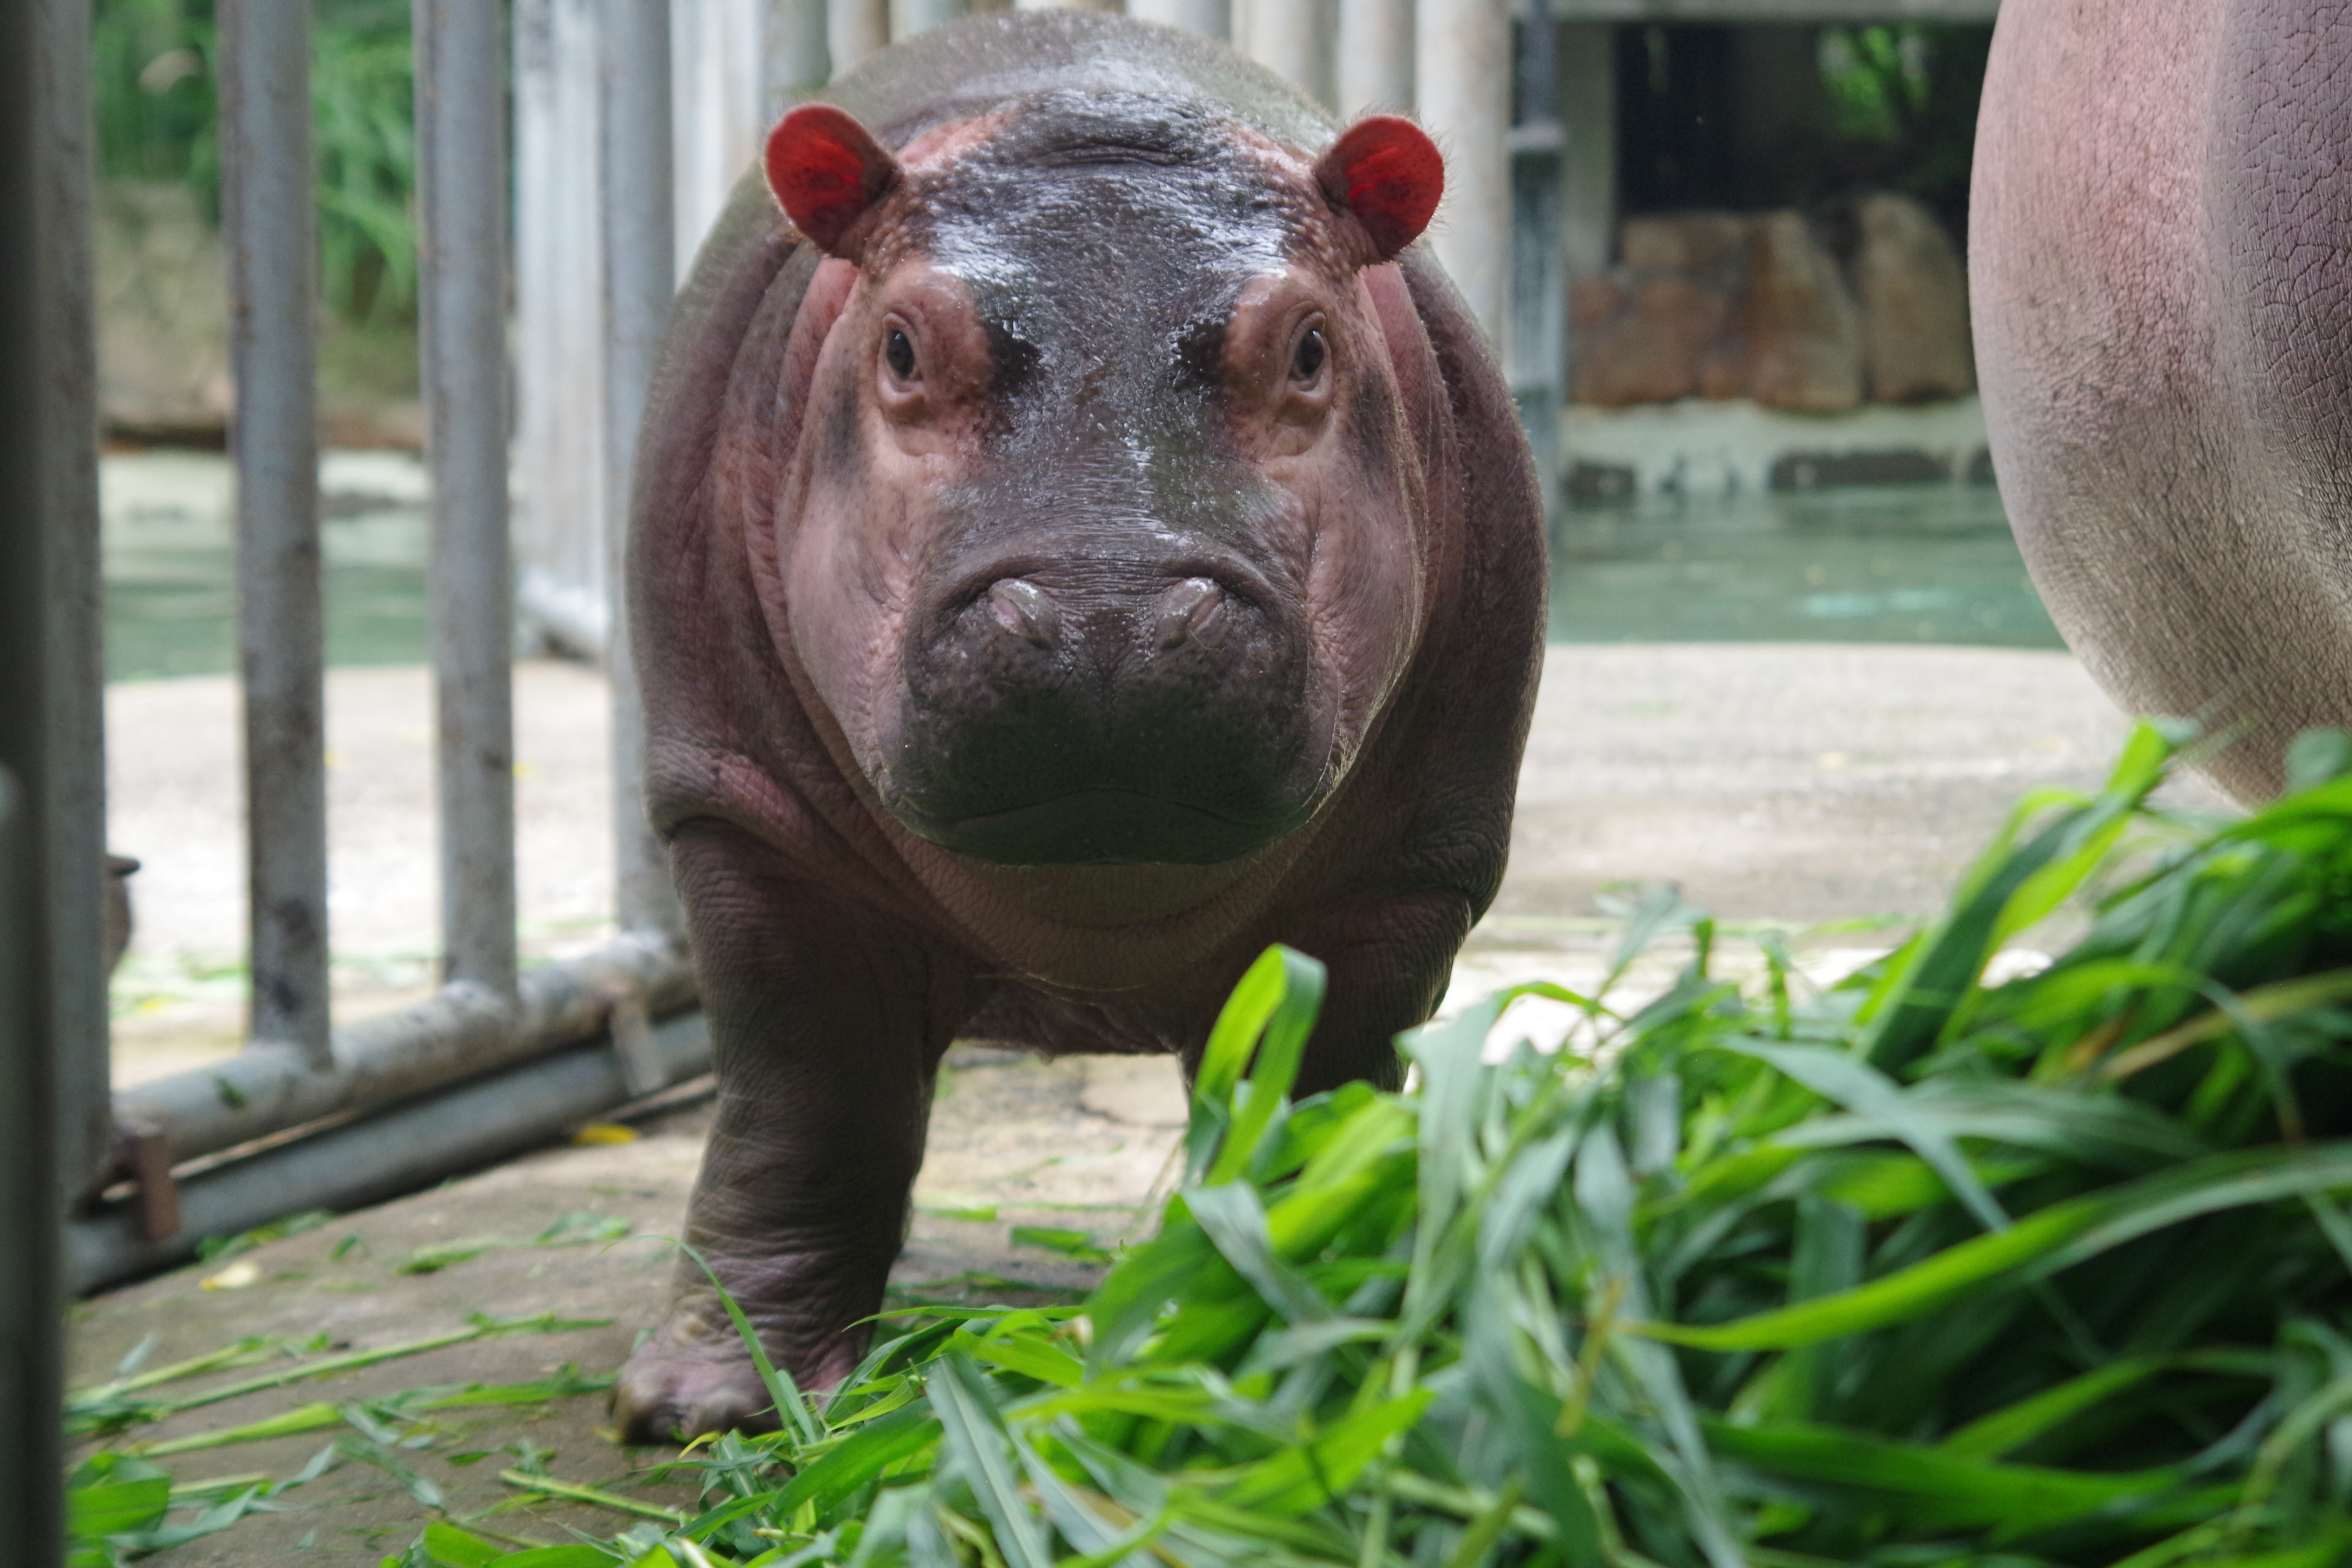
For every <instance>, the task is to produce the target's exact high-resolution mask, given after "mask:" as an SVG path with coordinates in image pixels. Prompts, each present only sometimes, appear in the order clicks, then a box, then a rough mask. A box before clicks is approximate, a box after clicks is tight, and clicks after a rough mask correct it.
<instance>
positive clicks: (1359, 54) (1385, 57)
mask: <svg viewBox="0 0 2352 1568" xmlns="http://www.w3.org/2000/svg"><path fill="white" fill-rule="evenodd" d="M1376 109H1378V110H1388V111H1389V112H1390V113H1391V114H1410V113H1412V0H1339V110H1340V112H1341V113H1343V114H1363V113H1366V112H1369V111H1370V110H1376Z"/></svg>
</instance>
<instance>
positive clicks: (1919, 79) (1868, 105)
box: [1821, 22, 1992, 195]
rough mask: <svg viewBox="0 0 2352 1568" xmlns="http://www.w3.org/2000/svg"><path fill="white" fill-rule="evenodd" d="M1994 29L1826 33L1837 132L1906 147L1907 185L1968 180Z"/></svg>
mask: <svg viewBox="0 0 2352 1568" xmlns="http://www.w3.org/2000/svg"><path fill="white" fill-rule="evenodd" d="M1991 46H1992V29H1991V28H1990V27H1984V26H1937V25H1934V24H1931V23H1918V22H1912V23H1893V24H1879V25H1874V26H1861V27H1824V28H1822V44H1821V65H1822V87H1823V88H1824V89H1826V90H1827V92H1828V95H1829V100H1830V110H1831V120H1832V126H1833V128H1834V129H1835V131H1836V132H1837V134H1838V135H1839V136H1841V137H1843V138H1844V139H1846V140H1848V141H1853V142H1874V143H1878V144H1881V145H1885V146H1888V147H1890V148H1899V149H1900V150H1901V151H1902V153H1904V159H1903V162H1904V165H1905V172H1904V174H1902V176H1901V177H1900V178H1899V179H1897V180H1896V181H1895V184H1898V185H1900V186H1901V187H1902V188H1904V189H1906V190H1910V191H1912V192H1914V193H1916V194H1918V195H1933V194H1935V193H1937V191H1939V190H1941V189H1942V188H1944V187H1946V186H1948V185H1952V184H1958V185H1960V186H1962V187H1963V188H1964V187H1965V186H1966V184H1967V182H1968V174H1969V160H1970V158H1971V157H1972V156H1973V155H1974V152H1975V147H1976V137H1977V100H1978V97H1979V94H1980V93H1981V92H1982V90H1983V87H1984V73H1985V57H1986V54H1987V53H1988V51H1989V50H1990V48H1991Z"/></svg>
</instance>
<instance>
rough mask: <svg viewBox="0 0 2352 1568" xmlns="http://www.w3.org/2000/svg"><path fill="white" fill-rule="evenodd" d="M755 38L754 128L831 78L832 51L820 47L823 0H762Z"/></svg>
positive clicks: (763, 127) (763, 126)
mask: <svg viewBox="0 0 2352 1568" xmlns="http://www.w3.org/2000/svg"><path fill="white" fill-rule="evenodd" d="M763 5H764V21H765V31H764V36H763V37H762V38H761V59H762V62H763V63H762V64H761V89H760V130H761V132H762V133H763V134H764V133H765V132H766V131H767V129H768V127H770V126H771V125H773V124H774V123H775V122H776V121H779V120H782V118H783V117H784V110H788V109H790V108H791V107H792V106H793V105H794V104H796V103H799V102H801V101H802V100H804V99H806V98H807V97H808V96H809V95H810V94H811V93H814V92H815V91H817V90H818V89H821V88H823V87H824V84H825V83H826V82H827V81H830V80H831V79H833V56H832V53H831V51H830V50H828V49H827V48H826V47H825V40H824V25H825V16H824V13H825V0H763Z"/></svg>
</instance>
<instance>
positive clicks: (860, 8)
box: [824, 0, 890, 77]
mask: <svg viewBox="0 0 2352 1568" xmlns="http://www.w3.org/2000/svg"><path fill="white" fill-rule="evenodd" d="M824 37H825V47H826V52H827V53H829V54H830V55H831V56H832V57H833V74H834V75H835V76H836V77H838V76H843V75H845V74H847V72H848V71H849V68H851V67H852V66H855V65H856V63H857V62H858V61H860V60H862V59H864V58H866V56H868V55H870V54H872V53H873V52H874V51H875V50H877V49H878V48H880V47H882V46H883V45H885V44H887V43H888V42H889V41H890V0H825V6H824Z"/></svg>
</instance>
